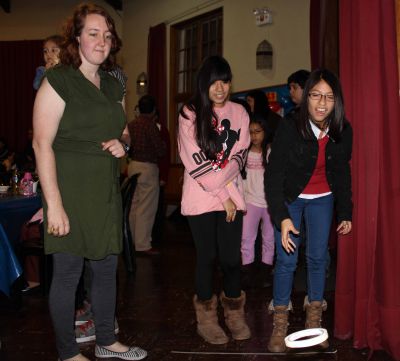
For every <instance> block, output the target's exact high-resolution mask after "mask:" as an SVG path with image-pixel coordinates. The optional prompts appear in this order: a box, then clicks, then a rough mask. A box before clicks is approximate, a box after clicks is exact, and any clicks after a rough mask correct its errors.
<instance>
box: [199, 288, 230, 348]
mask: <svg viewBox="0 0 400 361" xmlns="http://www.w3.org/2000/svg"><path fill="white" fill-rule="evenodd" d="M193 305H194V309H195V311H196V319H197V333H198V334H199V335H200V336H201V337H203V339H204V340H205V341H207V342H208V343H211V344H214V345H222V344H224V343H227V342H228V341H229V338H228V336H227V335H226V333H225V332H224V330H223V329H222V328H221V327H220V325H219V324H218V316H217V306H218V300H217V296H216V295H213V296H212V298H211V299H210V300H207V301H200V300H199V299H198V298H197V295H195V296H194V297H193Z"/></svg>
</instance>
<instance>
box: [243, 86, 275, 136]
mask: <svg viewBox="0 0 400 361" xmlns="http://www.w3.org/2000/svg"><path fill="white" fill-rule="evenodd" d="M246 101H247V103H248V104H249V105H250V109H251V114H259V115H261V116H262V117H264V118H265V119H266V121H267V126H268V129H269V132H268V134H267V136H268V139H267V141H268V143H271V142H272V140H273V139H274V135H275V132H276V129H277V127H278V125H279V123H280V121H281V120H282V117H281V116H280V115H278V114H276V113H275V112H274V111H272V110H271V109H270V108H269V103H268V98H267V95H266V94H265V93H264V92H263V91H262V90H258V89H256V90H251V91H250V92H248V93H247V94H246Z"/></svg>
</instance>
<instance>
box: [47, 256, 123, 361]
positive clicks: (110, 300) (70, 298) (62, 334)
mask: <svg viewBox="0 0 400 361" xmlns="http://www.w3.org/2000/svg"><path fill="white" fill-rule="evenodd" d="M83 262H84V258H82V257H79V256H74V255H71V254H66V253H55V254H53V280H52V283H51V288H50V295H49V304H50V314H51V318H52V320H53V326H54V330H55V334H56V345H57V350H58V353H59V356H60V358H61V360H65V359H68V358H71V357H73V356H75V355H77V354H79V347H78V344H77V343H76V341H75V332H74V318H75V292H76V288H77V285H78V282H79V278H80V277H81V273H82V268H83ZM89 263H90V266H91V269H92V274H93V279H92V287H91V301H92V310H93V316H94V323H95V326H96V343H97V344H98V345H100V346H109V345H111V344H113V343H114V342H115V334H114V318H115V302H116V300H115V298H116V271H117V263H118V258H117V256H116V255H110V256H107V257H106V258H104V259H102V260H99V261H92V260H90V261H89Z"/></svg>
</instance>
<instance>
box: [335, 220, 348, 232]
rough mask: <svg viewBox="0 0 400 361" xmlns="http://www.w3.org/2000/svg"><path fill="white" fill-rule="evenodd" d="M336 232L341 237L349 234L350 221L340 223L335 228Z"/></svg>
mask: <svg viewBox="0 0 400 361" xmlns="http://www.w3.org/2000/svg"><path fill="white" fill-rule="evenodd" d="M336 232H338V233H339V234H341V235H345V234H348V233H350V232H351V221H341V222H340V224H339V226H338V227H337V228H336Z"/></svg>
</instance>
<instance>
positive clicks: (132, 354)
mask: <svg viewBox="0 0 400 361" xmlns="http://www.w3.org/2000/svg"><path fill="white" fill-rule="evenodd" d="M94 354H95V356H96V357H98V358H109V357H116V358H119V359H121V360H128V361H129V360H142V359H144V358H145V357H146V356H147V351H145V350H143V349H141V348H140V347H134V346H132V347H130V348H129V350H128V351H125V352H115V351H111V350H108V349H106V348H105V347H102V346H99V345H96V348H95V350H94Z"/></svg>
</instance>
